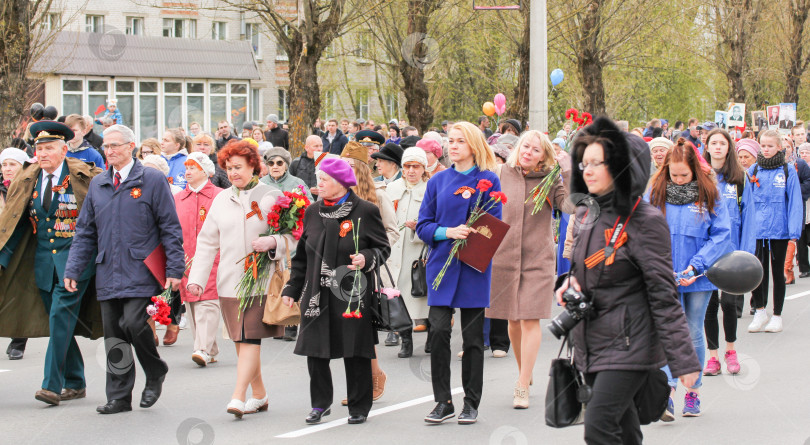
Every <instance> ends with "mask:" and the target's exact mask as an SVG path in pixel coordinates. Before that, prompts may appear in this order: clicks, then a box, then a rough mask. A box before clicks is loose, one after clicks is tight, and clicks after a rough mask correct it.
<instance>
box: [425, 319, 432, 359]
mask: <svg viewBox="0 0 810 445" xmlns="http://www.w3.org/2000/svg"><path fill="white" fill-rule="evenodd" d="M431 335H433V332H431V329H430V325H428V329H427V340H425V354H430V336H431Z"/></svg>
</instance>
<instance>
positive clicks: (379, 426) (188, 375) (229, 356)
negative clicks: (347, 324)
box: [0, 279, 810, 445]
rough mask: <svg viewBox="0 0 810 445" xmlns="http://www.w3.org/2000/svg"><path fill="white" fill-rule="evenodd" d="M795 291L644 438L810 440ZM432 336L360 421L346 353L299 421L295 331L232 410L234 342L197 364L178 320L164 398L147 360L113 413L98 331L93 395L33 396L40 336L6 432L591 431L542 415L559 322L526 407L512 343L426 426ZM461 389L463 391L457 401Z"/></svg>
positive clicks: (141, 437) (68, 435)
mask: <svg viewBox="0 0 810 445" xmlns="http://www.w3.org/2000/svg"><path fill="white" fill-rule="evenodd" d="M788 297H789V298H790V299H789V301H787V302H786V304H785V311H784V314H783V315H784V321H785V330H784V331H783V332H782V333H778V334H766V333H760V334H749V333H748V332H747V330H746V328H747V326H748V323H749V322H750V320H751V316H750V315H748V308H747V307H746V311H745V315H744V316H743V318H742V319H741V320H740V327H739V329H738V333H739V339H738V342H737V350H738V354H739V357H740V361H741V364H742V372H741V373H740V374H739V375H737V376H730V375H727V374H724V375H722V376H716V377H705V378H704V386H703V390H702V394H701V401H702V410H703V415H702V416H701V417H699V418H683V417H681V416H680V414H679V413H680V409H681V408H682V407H683V389H680V391H679V392H678V397H677V399H676V413H678V416H677V418H676V420H675V422H673V423H669V424H663V423H661V422H657V423H654V424H652V425H649V426H646V427H643V428H642V430H643V433H644V436H645V442H646V443H651V444H754V443H756V444H810V422H808V421H809V420H810V413H808V408H807V406H808V404H807V401H808V400H810V385H808V383H807V377H806V370H807V369H808V367H810V355H808V354H807V346H808V339H810V323H808V320H810V279H799V280H798V282H797V284H796V285H792V286H788ZM558 310H559V309H558ZM555 313H556V312H555ZM546 323H547V322H543V324H544V325H545V324H546ZM161 334H162V333H161ZM424 339H425V335H424V334H416V341H417V343H418V344H419V345H420V346H419V348H418V349H417V350H418V352H417V353H416V354H415V355H414V357H412V358H410V359H399V358H397V356H396V353H397V352H398V350H399V348H398V347H397V348H394V347H384V346H381V347H379V348H378V353H379V355H380V360H381V365H382V367H383V369H384V370H385V371H386V373H387V374H388V384H387V387H386V392H385V395H384V396H383V398H382V399H381V400H379V401H378V402H376V403H375V404H374V408H373V411H372V413H371V417H370V419H369V420H368V422H366V423H365V424H363V425H348V424H346V422H345V419H346V416H347V415H348V412H347V410H346V408H345V407H341V406H340V399H341V398H343V397H342V394H345V376H344V373H343V366H342V363H339V362H338V363H333V365H332V371H333V376H334V377H333V378H334V382H335V404H334V405H333V413H332V415H331V416H329V417H326V418H325V422H324V423H323V424H321V425H319V426H308V425H306V424H305V423H304V418H305V416H306V414H307V413H308V412H309V408H310V407H309V392H308V391H309V389H308V388H309V385H308V375H307V370H306V362H305V359H304V358H302V357H298V356H295V355H293V354H292V347H293V344H292V343H288V342H284V341H280V340H267V341H265V342H264V344H263V346H262V359H263V366H262V371H263V376H264V380H265V385H266V386H267V389H268V392H269V394H270V408H269V411H268V412H266V413H258V414H253V415H249V416H245V418H244V419H243V420H235V419H234V417H233V416H231V415H229V414H227V413H226V412H225V408H226V405H227V403H228V402H229V400H230V396H231V393H232V391H233V384H234V382H235V377H236V361H235V360H236V355H235V350H234V347H233V343H231V342H230V341H227V340H222V341H221V344H220V349H221V353H220V356H219V363H217V364H214V365H211V366H209V367H207V368H198V367H197V365H195V364H194V363H193V362H192V361H191V352H192V350H191V347H192V340H191V333H190V332H189V331H188V330H185V331H182V332H181V335H180V339H179V341H178V342H177V344H175V345H174V346H171V347H163V346H161V347H160V348H159V351H160V354H161V356H163V357H164V359H165V360H167V362H168V363H169V367H170V371H169V374H168V376H167V378H166V383H165V386H164V390H163V395H162V397H161V398H160V400H159V401H158V403H157V404H156V405H155V406H154V407H152V408H150V409H140V408H138V407H137V403H138V401H139V400H140V391H141V389H142V388H143V384H144V380H143V373H142V371H141V369H140V368H137V369H138V371H137V372H138V373H139V374H138V381H137V383H136V393H135V395H134V398H133V411H132V412H130V413H122V414H117V415H110V416H104V415H100V414H97V413H96V412H95V407H96V406H97V405H101V404H103V403H105V396H104V344H103V341H101V340H96V341H89V340H86V339H80V340H79V344H80V346H81V349H82V352H83V354H84V360H85V366H86V377H87V393H88V396H87V398H85V399H81V400H76V401H69V402H64V403H63V404H62V405H61V406H58V407H47V406H45V405H44V404H43V403H41V402H38V401H36V400H34V393H35V391H37V390H38V389H39V388H40V384H41V381H42V366H43V360H44V355H45V354H44V353H45V348H46V345H47V339H32V340H31V341H30V342H29V343H28V348H27V350H26V353H25V358H24V359H23V360H20V361H9V360H8V359H7V358H6V356H5V355H3V356H2V357H0V419H2V422H1V423H0V425H2V431H0V444H27V443H35V444H44V443H59V444H86V443H117V444H146V443H149V444H173V443H180V444H211V443H218V444H223V443H227V444H253V443H256V444H258V443H276V444H287V443H288V444H309V443H319V444H381V443H385V444H442V443H464V444H492V445H501V444H503V445H506V444H514V445H521V444H561V443H582V434H583V429H582V426H574V427H570V428H566V429H561V430H556V429H553V428H550V427H547V426H546V425H545V422H544V407H543V402H544V397H545V388H546V384H547V380H548V377H547V372H548V366H549V362H550V360H551V358H552V357H553V356H554V355H555V354H556V352H557V349H558V347H559V342H558V341H557V340H556V339H554V337H552V336H551V335H545V336H544V343H543V345H542V347H541V350H540V355H539V357H538V359H537V366H536V368H535V382H534V386H532V387H531V407H530V408H529V409H528V410H514V409H512V388H513V385H514V382H515V380H516V378H517V366H516V365H515V362H514V355H513V354H512V353H511V352H510V354H509V355H508V357H507V358H502V359H496V358H493V357H492V356H491V354H490V353H489V352H487V354H486V360H485V375H484V394H483V399H482V403H481V407H480V410H479V411H480V414H479V421H478V423H477V424H475V425H467V426H461V425H458V424H457V423H456V422H454V421H449V422H447V423H445V424H444V425H440V426H430V425H427V424H425V422H424V421H423V420H422V418H423V417H424V416H425V415H426V414H427V413H428V412H429V411H430V410H431V409H432V407H433V405H434V402H433V396H432V390H431V384H430V360H429V357H427V356H426V355H425V354H424V352H422V348H421V345H423V344H424ZM721 342H722V330H721ZM460 344H461V338H460V332H459V327H458V325H457V326H456V329H455V331H454V336H453V349H454V351H458V350H460ZM721 344H722V345H724V344H723V343H721ZM5 345H6V343H3V344H2V346H3V348H5ZM721 352H722V347H721ZM452 373H453V377H452V378H453V380H452V381H453V387H454V388H458V390H457V391H458V392H459V393H460V391H461V389H460V386H461V382H460V373H461V362H460V361H457V360H454V361H453V369H452ZM461 398H462V396H461V395H456V396H455V398H454V401H455V404H456V410H457V412H458V410H460V408H461V405H462V401H461Z"/></svg>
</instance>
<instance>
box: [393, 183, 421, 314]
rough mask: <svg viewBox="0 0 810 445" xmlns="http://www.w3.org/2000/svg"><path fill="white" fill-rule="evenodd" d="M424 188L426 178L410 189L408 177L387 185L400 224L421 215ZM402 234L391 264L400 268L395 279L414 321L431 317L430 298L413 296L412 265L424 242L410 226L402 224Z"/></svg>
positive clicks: (395, 245) (396, 243) (394, 247)
mask: <svg viewBox="0 0 810 445" xmlns="http://www.w3.org/2000/svg"><path fill="white" fill-rule="evenodd" d="M425 190H427V182H425V181H421V182H419V183H418V184H416V186H414V187H413V188H412V189H408V187H407V185H406V183H405V178H399V179H397V180H396V181H394V182H392V183H390V184H388V188H387V189H386V192H388V196H389V197H390V198H391V200H392V201H393V202H394V208H395V209H396V215H397V224H398V226H397V227H400V226H403V225H404V224H405V221H416V220H417V219H418V218H419V206H421V205H422V198H423V197H424V196H425ZM400 233H401V235H402V236H400V237H399V239H398V240H397V241H396V242H395V243H394V244H393V245H392V246H391V256H390V257H389V259H388V261H389V263H390V264H389V267H391V268H392V269H397V270H399V273H398V275H394V278H395V279H396V280H397V289H399V291H400V292H401V293H402V299H403V301H404V302H405V306H407V307H408V313H409V314H411V318H413V319H414V320H416V319H422V318H428V309H429V308H428V305H427V297H421V298H414V297H412V296H411V265H412V264H413V262H414V261H416V259H417V258H419V255H420V254H421V252H422V248H423V247H425V243H423V242H422V240H421V239H419V237H418V236H417V235H416V232H415V231H413V230H411V229H409V228H408V227H403V228H402V230H401V231H400ZM391 273H393V271H392V272H391Z"/></svg>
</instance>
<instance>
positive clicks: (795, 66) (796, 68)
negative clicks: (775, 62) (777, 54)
mask: <svg viewBox="0 0 810 445" xmlns="http://www.w3.org/2000/svg"><path fill="white" fill-rule="evenodd" d="M788 3H789V4H790V7H789V8H786V9H787V13H788V14H789V16H788V23H789V27H788V30H787V34H786V37H787V41H788V45H789V47H788V51H787V53H788V54H787V56H788V57H787V60H788V63H787V64H786V66H785V94H784V96H783V98H782V100H783V101H784V102H788V103H789V102H795V103H797V104H798V103H799V86H800V85H801V82H802V75H803V74H804V72H805V71H806V70H807V66H808V64H810V57H808V56H807V55H806V54H804V45H806V44H807V40H808V39H807V38H805V32H804V27H805V25H806V24H807V16H808V12H810V0H789V1H788Z"/></svg>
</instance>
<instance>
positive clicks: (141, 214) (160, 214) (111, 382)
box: [65, 125, 185, 414]
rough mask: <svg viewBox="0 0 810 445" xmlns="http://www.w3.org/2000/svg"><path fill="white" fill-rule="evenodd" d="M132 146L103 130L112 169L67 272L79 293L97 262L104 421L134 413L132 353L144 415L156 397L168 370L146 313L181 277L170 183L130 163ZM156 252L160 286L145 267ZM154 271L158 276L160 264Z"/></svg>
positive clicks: (87, 210)
mask: <svg viewBox="0 0 810 445" xmlns="http://www.w3.org/2000/svg"><path fill="white" fill-rule="evenodd" d="M134 141H135V135H134V134H133V133H132V130H130V129H129V128H127V127H125V126H123V125H113V126H111V127H110V128H108V129H106V130H104V147H105V151H106V152H107V159H109V161H110V169H109V171H108V172H107V173H105V174H102V175H98V176H97V177H95V178H94V179H93V181H92V182H91V183H90V189H89V191H88V193H87V199H86V200H85V206H84V208H83V209H82V212H81V214H80V215H79V221H78V224H77V226H76V238H75V239H74V241H73V248H72V249H71V251H70V256H69V257H68V263H67V267H66V269H65V287H66V288H67V289H68V290H71V289H74V288H75V287H76V281H77V279H78V278H79V276H80V275H81V273H82V270H84V268H85V267H86V266H87V265H88V264H90V263H92V262H94V263H95V264H96V268H97V271H98V275H97V277H96V290H97V293H98V299H99V301H100V302H101V316H102V320H103V323H104V339H105V346H106V349H107V404H106V405H102V406H99V407H98V408H97V409H96V410H97V411H98V412H99V413H101V414H114V413H119V412H122V411H130V410H132V406H131V403H132V388H133V386H134V385H135V366H134V363H133V361H132V355H131V352H129V351H130V345H132V346H134V347H135V353H136V355H137V356H138V361H139V362H140V363H141V366H142V367H143V370H144V373H145V374H146V387H145V388H144V390H143V394H142V396H141V403H140V406H141V407H142V408H148V407H150V406H152V405H154V404H155V402H157V400H158V397H160V393H161V390H162V387H163V380H164V379H165V377H166V373H167V372H168V371H169V367H168V366H167V365H166V362H164V361H163V360H161V358H160V356H159V355H158V352H157V348H156V347H155V343H154V340H153V338H152V330H151V329H150V328H149V326H148V325H147V323H146V322H147V319H148V318H149V316H148V315H147V313H146V307H147V306H149V305H150V304H151V303H152V302H151V300H150V298H151V297H152V296H153V295H158V294H159V293H160V292H161V289H163V288H165V287H169V286H171V287H172V289H174V290H177V289H178V287H179V286H180V279H181V278H182V276H183V272H184V270H185V259H184V253H183V234H182V229H181V228H180V221H179V219H178V217H177V210H176V209H175V206H174V197H173V196H172V193H171V190H170V189H169V183H168V182H167V181H166V178H165V177H164V176H163V174H162V173H161V172H160V171H158V170H156V169H149V168H144V167H143V165H142V164H141V163H140V162H135V161H134V159H133V158H132V152H133V151H134V150H135V142H134ZM161 245H162V247H163V251H164V252H165V277H166V281H165V283H164V282H158V280H157V279H156V278H155V275H158V274H157V273H156V274H155V275H153V274H152V273H151V272H150V270H149V268H148V267H147V265H146V263H145V262H144V260H146V259H147V258H150V261H151V260H152V259H155V257H154V256H152V257H150V254H152V253H153V252H156V249H157V248H158V247H159V246H161ZM96 251H97V252H98V254H96ZM158 256H159V255H158ZM151 264H158V265H159V267H160V268H163V264H162V261H160V260H157V259H155V261H154V262H151ZM161 272H162V271H161ZM116 350H118V351H119V352H115V351H116ZM120 351H123V352H124V358H123V359H122V358H121V357H120V356H121V354H120ZM114 360H117V361H114Z"/></svg>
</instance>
